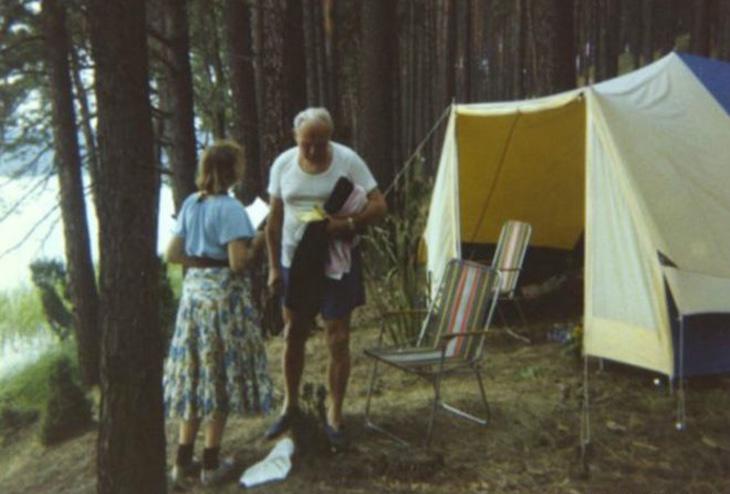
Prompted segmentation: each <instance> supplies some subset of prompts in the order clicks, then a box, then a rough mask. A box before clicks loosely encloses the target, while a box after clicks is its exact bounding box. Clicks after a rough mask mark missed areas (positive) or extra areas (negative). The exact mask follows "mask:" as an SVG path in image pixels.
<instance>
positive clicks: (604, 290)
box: [424, 54, 730, 376]
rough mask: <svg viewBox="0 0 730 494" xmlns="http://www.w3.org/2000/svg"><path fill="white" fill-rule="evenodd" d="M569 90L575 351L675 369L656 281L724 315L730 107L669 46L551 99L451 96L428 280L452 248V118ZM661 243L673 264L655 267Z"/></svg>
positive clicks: (542, 104) (728, 278)
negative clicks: (580, 168) (581, 162)
mask: <svg viewBox="0 0 730 494" xmlns="http://www.w3.org/2000/svg"><path fill="white" fill-rule="evenodd" d="M579 96H582V97H584V98H585V99H586V106H585V108H586V110H585V112H586V115H585V116H586V118H585V127H586V128H585V129H576V132H578V131H581V132H585V136H586V146H585V177H586V183H585V204H576V205H575V207H585V291H584V296H585V303H584V325H585V336H584V348H585V351H586V352H587V354H589V355H594V356H599V357H605V358H610V359H613V360H617V361H620V362H625V363H629V364H632V365H637V366H640V367H644V368H648V369H653V370H656V371H659V372H661V373H664V374H667V375H670V376H673V375H675V369H674V355H673V350H672V339H671V327H670V323H671V322H670V321H669V320H668V317H669V316H668V313H667V305H666V300H667V296H666V293H665V286H666V285H665V280H666V283H668V285H669V287H670V289H671V291H672V295H673V297H674V299H675V301H676V303H677V306H678V308H679V310H680V313H682V314H695V313H701V312H703V311H704V312H706V311H709V310H711V311H714V312H725V313H730V228H728V226H729V225H730V157H729V156H730V153H728V151H729V150H730V148H729V147H728V146H729V144H728V143H730V117H729V116H728V114H727V113H726V112H725V110H724V109H723V108H722V107H721V106H720V105H719V104H718V102H717V101H716V100H715V99H714V98H713V96H712V94H710V92H708V90H707V89H706V88H705V86H704V85H703V84H702V83H701V82H700V81H699V80H698V79H697V77H696V76H695V75H694V73H693V72H692V70H690V69H689V68H688V67H687V65H686V64H685V63H684V62H683V61H682V59H681V58H680V57H679V56H677V55H676V54H670V55H668V56H666V57H664V58H663V59H661V60H659V61H657V62H655V63H654V64H652V65H649V66H647V67H644V68H642V69H640V70H637V71H635V72H632V73H630V74H627V75H624V76H621V77H618V78H616V79H613V80H610V81H606V82H603V83H600V84H597V85H595V86H591V87H588V88H583V89H579V90H576V91H571V92H568V93H563V94H560V95H556V96H553V97H548V98H540V99H537V100H532V101H522V102H510V103H496V104H474V105H457V106H456V107H455V108H454V110H453V111H452V114H451V118H450V120H449V126H448V129H447V133H446V137H445V141H444V148H443V153H442V156H441V161H440V165H439V171H438V175H437V179H436V183H435V187H434V190H435V192H434V195H433V197H432V200H431V209H430V214H429V218H428V222H427V227H426V231H425V233H424V238H425V241H426V244H427V248H428V250H427V253H428V258H427V266H428V269H429V271H430V272H431V279H432V283H433V284H437V283H438V281H439V278H440V273H441V272H442V271H443V267H444V266H445V264H446V262H447V261H448V258H450V257H454V256H455V257H459V256H460V248H461V238H460V235H459V229H460V228H459V225H460V223H459V184H458V176H459V174H458V170H459V166H460V163H459V161H458V158H459V154H458V150H457V149H456V148H457V142H458V139H457V134H456V132H457V130H458V125H457V119H458V117H459V116H460V115H467V114H468V115H471V116H474V115H477V116H483V117H484V118H494V117H497V116H500V115H504V114H507V113H509V112H518V111H522V112H525V111H531V112H540V111H544V110H547V109H549V108H554V107H556V106H558V105H561V104H565V102H566V101H569V100H570V99H571V98H576V97H579ZM527 144H529V143H526V144H525V145H527ZM462 207H463V205H462ZM659 253H661V254H663V255H664V256H666V257H667V258H668V259H669V260H671V261H672V262H673V263H674V264H676V265H677V266H679V268H678V269H672V268H666V267H663V266H661V264H660V261H659Z"/></svg>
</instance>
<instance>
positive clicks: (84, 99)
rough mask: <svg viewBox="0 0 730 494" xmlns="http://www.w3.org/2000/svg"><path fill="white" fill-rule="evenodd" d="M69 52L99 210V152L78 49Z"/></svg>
mask: <svg viewBox="0 0 730 494" xmlns="http://www.w3.org/2000/svg"><path fill="white" fill-rule="evenodd" d="M69 50H70V52H71V77H72V80H73V84H74V89H75V92H76V101H77V102H78V104H79V111H80V112H81V129H82V133H83V135H84V145H85V147H86V166H87V168H88V170H89V178H90V179H91V197H92V199H93V201H94V208H95V209H96V210H97V211H98V210H99V201H100V200H101V199H100V198H99V187H98V177H99V153H98V150H97V146H96V136H95V135H94V129H93V128H92V126H91V110H90V109H89V96H88V93H87V90H86V87H85V86H84V83H83V80H82V79H81V63H80V61H79V54H78V51H77V50H76V48H75V47H74V46H70V47H69Z"/></svg>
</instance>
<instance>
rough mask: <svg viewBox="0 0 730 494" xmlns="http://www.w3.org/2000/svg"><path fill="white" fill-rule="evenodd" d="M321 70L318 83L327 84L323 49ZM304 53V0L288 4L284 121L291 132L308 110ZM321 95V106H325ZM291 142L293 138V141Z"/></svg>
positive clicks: (320, 22) (321, 51)
mask: <svg viewBox="0 0 730 494" xmlns="http://www.w3.org/2000/svg"><path fill="white" fill-rule="evenodd" d="M317 11H318V12H319V14H318V17H319V19H318V24H319V36H318V38H319V39H321V38H322V34H321V33H322V30H321V26H322V17H321V10H320V9H318V10H317ZM319 52H320V61H319V63H318V64H317V65H318V67H320V73H319V74H318V79H319V80H320V81H324V79H325V77H324V50H322V49H320V50H319ZM305 58H306V56H305V50H304V30H303V26H302V0H287V2H286V11H285V18H284V81H283V82H284V86H283V91H284V95H285V98H284V103H285V105H284V119H285V120H286V123H287V124H288V128H289V130H291V128H292V127H293V125H292V122H293V120H294V116H295V115H296V114H297V113H299V112H300V111H302V110H303V109H304V108H305V107H306V106H307V86H306V81H307V79H306V76H305V74H306V72H307V65H306V60H305ZM325 104H326V102H325V101H324V92H322V105H325ZM290 139H291V138H290Z"/></svg>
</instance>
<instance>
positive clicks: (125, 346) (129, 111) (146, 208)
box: [89, 0, 166, 494]
mask: <svg viewBox="0 0 730 494" xmlns="http://www.w3.org/2000/svg"><path fill="white" fill-rule="evenodd" d="M89 19H90V25H91V40H92V51H93V58H94V61H95V67H96V70H95V81H96V101H97V115H98V138H99V152H100V154H99V156H100V163H101V174H100V184H99V186H100V191H101V194H102V197H103V198H104V200H103V207H102V209H101V211H100V218H99V219H100V222H99V223H100V232H99V233H100V251H101V259H100V269H101V276H100V294H101V302H102V303H101V311H100V313H101V315H102V328H103V338H102V363H101V370H102V372H101V418H100V424H99V440H98V458H97V468H98V482H99V483H98V492H99V493H100V494H111V493H114V494H117V493H119V494H147V493H149V494H159V493H164V492H166V479H165V435H164V421H163V408H162V387H161V381H162V356H163V352H162V334H161V329H160V322H159V298H158V282H159V263H158V260H157V255H156V243H157V217H156V216H155V215H154V214H152V213H153V212H154V211H155V210H156V205H155V204H154V202H155V197H156V193H155V188H156V185H157V173H156V170H155V167H154V153H153V137H152V119H151V112H150V103H149V84H148V61H147V40H146V32H145V2H144V1H143V0H92V1H90V4H89Z"/></svg>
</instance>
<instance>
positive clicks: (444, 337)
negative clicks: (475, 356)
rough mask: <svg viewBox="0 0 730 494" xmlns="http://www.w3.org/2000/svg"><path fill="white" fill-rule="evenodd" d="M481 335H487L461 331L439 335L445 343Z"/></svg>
mask: <svg viewBox="0 0 730 494" xmlns="http://www.w3.org/2000/svg"><path fill="white" fill-rule="evenodd" d="M483 334H487V331H462V332H461V333H449V334H443V335H441V339H442V340H444V341H447V340H451V339H454V338H459V337H461V336H480V335H483Z"/></svg>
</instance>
